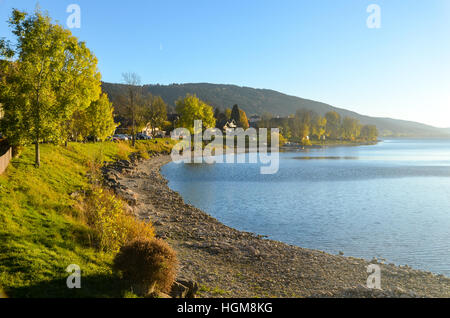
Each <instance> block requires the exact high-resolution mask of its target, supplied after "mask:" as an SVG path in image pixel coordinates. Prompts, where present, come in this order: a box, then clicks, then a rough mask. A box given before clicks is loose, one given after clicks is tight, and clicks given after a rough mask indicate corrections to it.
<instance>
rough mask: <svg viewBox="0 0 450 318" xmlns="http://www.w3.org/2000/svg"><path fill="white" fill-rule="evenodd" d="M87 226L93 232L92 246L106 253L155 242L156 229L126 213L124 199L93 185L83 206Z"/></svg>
mask: <svg viewBox="0 0 450 318" xmlns="http://www.w3.org/2000/svg"><path fill="white" fill-rule="evenodd" d="M81 209H82V213H83V216H84V219H85V222H86V223H87V225H88V226H89V227H90V228H91V229H92V230H93V235H92V236H91V237H90V241H91V244H92V245H94V246H96V247H97V248H99V249H101V250H104V251H107V252H118V251H119V249H120V247H121V246H123V245H124V244H126V243H128V242H131V241H133V240H137V239H152V238H153V237H154V231H153V227H152V225H151V224H149V223H145V222H143V221H139V220H137V219H136V218H135V217H134V216H133V215H131V214H129V213H128V212H126V210H125V208H124V204H123V202H122V200H120V199H119V198H117V197H116V196H115V195H114V194H113V193H112V192H111V191H108V190H104V189H102V188H101V187H97V186H94V187H93V189H92V192H91V193H90V194H89V195H88V196H87V197H86V198H85V200H84V202H83V204H82V207H81Z"/></svg>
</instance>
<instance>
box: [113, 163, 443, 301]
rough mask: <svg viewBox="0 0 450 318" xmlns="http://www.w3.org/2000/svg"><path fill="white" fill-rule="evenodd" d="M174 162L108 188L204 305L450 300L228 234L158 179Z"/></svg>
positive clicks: (117, 171) (435, 279)
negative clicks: (374, 284)
mask: <svg viewBox="0 0 450 318" xmlns="http://www.w3.org/2000/svg"><path fill="white" fill-rule="evenodd" d="M168 162H170V156H168V155H161V154H153V157H152V158H151V159H149V160H134V161H120V162H116V163H114V164H112V165H110V166H108V167H107V168H106V169H105V171H104V174H105V180H106V183H107V185H108V186H109V187H111V188H112V189H114V191H115V192H116V193H117V194H119V195H120V196H122V197H123V198H124V199H125V200H126V201H127V202H128V204H129V206H130V209H131V210H132V211H133V213H134V214H135V215H136V217H138V218H140V219H143V220H149V221H151V222H152V223H153V225H154V227H155V230H156V233H157V236H158V237H161V238H163V239H165V240H167V241H168V242H169V244H171V246H172V247H173V248H174V249H175V250H176V251H177V254H178V258H179V261H180V268H179V275H178V278H179V280H184V281H195V282H197V283H198V286H199V290H198V295H199V296H200V297H450V278H447V277H445V276H443V275H435V274H432V273H430V272H424V271H418V270H413V269H411V268H409V267H407V266H401V267H398V266H395V265H393V264H382V263H379V262H378V261H377V260H373V261H371V262H367V261H366V260H362V259H357V258H352V257H344V256H340V255H330V254H327V253H324V252H321V251H315V250H309V249H304V248H301V247H297V246H290V245H287V244H284V243H281V242H276V241H272V240H268V239H265V238H264V237H261V236H258V235H255V234H252V233H246V232H240V231H237V230H235V229H232V228H230V227H227V226H225V225H223V224H222V223H220V222H219V221H217V220H216V219H214V218H213V217H211V216H209V215H208V214H207V213H205V212H203V211H201V210H199V209H197V208H195V207H194V206H192V205H188V204H186V203H185V202H184V201H183V199H182V197H181V196H180V195H179V194H178V193H176V192H174V191H172V190H171V189H169V187H168V186H167V180H165V179H164V177H163V176H162V175H161V174H160V168H161V166H163V165H165V164H167V163H168ZM370 263H377V264H379V265H380V267H381V288H382V290H372V289H368V288H366V287H365V286H366V281H367V278H368V276H369V274H368V273H367V266H368V265H369V264H370Z"/></svg>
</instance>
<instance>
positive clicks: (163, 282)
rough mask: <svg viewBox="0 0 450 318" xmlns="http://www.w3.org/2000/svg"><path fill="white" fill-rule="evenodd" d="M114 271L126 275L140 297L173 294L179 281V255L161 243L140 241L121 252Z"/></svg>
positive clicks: (116, 258) (115, 262) (128, 245)
mask: <svg viewBox="0 0 450 318" xmlns="http://www.w3.org/2000/svg"><path fill="white" fill-rule="evenodd" d="M114 269H115V270H117V271H120V272H121V273H122V275H123V278H124V279H126V280H128V281H129V282H130V283H131V285H132V287H133V290H134V292H136V293H137V294H138V295H140V296H146V295H148V294H149V293H152V292H155V291H161V292H169V291H170V288H171V287H172V284H173V282H174V281H175V277H176V271H177V258H176V253H175V251H174V250H173V249H172V248H171V247H170V246H169V245H168V244H167V243H166V242H164V241H162V240H159V239H153V240H136V241H134V242H132V243H130V244H127V245H125V246H123V247H122V248H121V249H120V252H119V253H118V254H117V255H116V257H115V259H114Z"/></svg>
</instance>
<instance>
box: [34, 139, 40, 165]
mask: <svg viewBox="0 0 450 318" xmlns="http://www.w3.org/2000/svg"><path fill="white" fill-rule="evenodd" d="M34 147H35V155H36V157H35V163H34V165H35V166H36V168H39V167H40V166H41V151H40V149H39V141H36V143H35V144H34Z"/></svg>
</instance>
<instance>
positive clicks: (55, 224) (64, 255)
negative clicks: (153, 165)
mask: <svg viewBox="0 0 450 318" xmlns="http://www.w3.org/2000/svg"><path fill="white" fill-rule="evenodd" d="M138 148H139V149H140V150H143V149H145V150H153V151H161V150H168V149H169V146H168V145H166V143H165V142H161V140H160V141H159V142H158V143H157V144H155V143H154V142H153V141H145V142H144V141H143V142H140V143H139V144H138ZM135 151H136V150H135V149H132V148H131V147H130V146H128V144H124V143H120V144H116V143H97V144H75V143H74V144H70V145H69V147H68V148H64V147H62V146H53V145H42V150H41V157H42V167H41V168H40V169H35V168H34V167H33V156H34V153H33V149H32V147H28V148H26V149H25V150H24V151H23V153H22V154H21V156H20V157H19V158H16V159H14V160H13V161H12V163H11V164H10V166H9V167H8V169H7V171H6V173H5V174H4V175H2V176H0V286H2V287H3V289H4V291H5V292H6V294H7V295H8V296H10V297H109V296H111V297H120V296H123V295H124V291H123V290H122V288H121V286H120V283H119V282H118V280H117V279H116V277H115V276H114V274H113V273H112V271H111V262H112V258H113V255H112V254H108V253H103V252H99V251H97V250H95V249H93V248H91V247H90V246H89V244H88V240H87V233H89V231H90V230H89V228H88V227H87V226H85V225H84V224H83V222H82V221H81V220H80V219H79V218H77V212H76V209H75V208H74V207H73V206H74V204H75V203H76V200H75V199H73V198H71V196H70V194H71V193H73V192H77V191H78V192H79V191H82V190H84V189H87V188H88V178H87V176H86V173H87V172H88V163H89V162H90V161H92V160H94V159H97V160H98V159H101V160H102V161H112V160H115V159H123V158H124V157H126V156H127V155H129V154H130V153H131V152H135ZM70 264H77V265H79V266H80V267H81V270H82V282H81V284H82V288H81V289H78V290H69V289H68V288H67V287H66V282H65V281H66V278H67V276H68V275H69V274H68V273H66V272H65V269H66V268H67V266H68V265H70Z"/></svg>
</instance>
